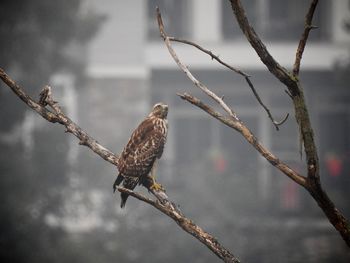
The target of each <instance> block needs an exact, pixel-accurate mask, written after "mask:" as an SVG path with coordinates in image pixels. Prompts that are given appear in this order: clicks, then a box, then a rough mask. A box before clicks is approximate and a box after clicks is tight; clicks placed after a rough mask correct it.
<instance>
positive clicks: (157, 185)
mask: <svg viewBox="0 0 350 263" xmlns="http://www.w3.org/2000/svg"><path fill="white" fill-rule="evenodd" d="M151 189H152V190H154V191H161V190H164V188H163V186H162V185H161V184H158V183H156V181H153V184H152V185H151Z"/></svg>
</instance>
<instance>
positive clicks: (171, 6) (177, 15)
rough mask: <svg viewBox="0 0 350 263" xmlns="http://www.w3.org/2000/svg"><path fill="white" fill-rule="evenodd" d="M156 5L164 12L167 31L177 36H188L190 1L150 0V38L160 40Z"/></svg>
mask: <svg viewBox="0 0 350 263" xmlns="http://www.w3.org/2000/svg"><path fill="white" fill-rule="evenodd" d="M156 6H158V7H159V9H160V11H161V13H162V19H163V22H164V24H165V28H166V31H167V33H169V35H172V36H176V37H186V36H188V28H189V25H188V19H187V17H188V15H187V14H188V1H185V0H148V1H147V16H148V19H147V21H148V34H147V35H148V39H149V40H151V41H153V40H160V34H159V29H158V24H157V21H156V12H155V10H156Z"/></svg>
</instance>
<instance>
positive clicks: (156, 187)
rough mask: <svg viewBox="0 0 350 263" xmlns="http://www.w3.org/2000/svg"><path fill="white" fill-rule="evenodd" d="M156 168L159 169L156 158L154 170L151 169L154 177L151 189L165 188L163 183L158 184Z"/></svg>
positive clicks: (152, 177)
mask: <svg viewBox="0 0 350 263" xmlns="http://www.w3.org/2000/svg"><path fill="white" fill-rule="evenodd" d="M156 170H157V160H155V162H154V164H153V166H152V170H151V173H150V174H151V179H152V185H151V187H150V188H151V189H152V190H155V191H160V190H164V188H163V186H162V185H161V184H158V183H157V182H156Z"/></svg>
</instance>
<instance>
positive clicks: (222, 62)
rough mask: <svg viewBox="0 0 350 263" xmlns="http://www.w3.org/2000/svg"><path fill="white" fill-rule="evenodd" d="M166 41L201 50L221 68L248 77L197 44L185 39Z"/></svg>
mask: <svg viewBox="0 0 350 263" xmlns="http://www.w3.org/2000/svg"><path fill="white" fill-rule="evenodd" d="M168 39H169V40H170V41H174V42H179V43H183V44H187V45H190V46H193V47H195V48H197V49H199V50H201V51H202V52H204V53H206V54H208V55H209V56H210V57H211V59H214V60H216V61H217V62H219V63H220V64H221V65H223V66H225V67H227V68H228V69H230V70H232V71H234V72H236V73H237V74H239V75H242V76H243V77H250V76H249V75H248V74H247V73H245V72H243V71H242V70H240V69H238V68H235V67H232V66H231V65H229V64H227V63H226V62H224V61H223V60H222V59H220V58H219V56H217V55H215V54H214V53H213V52H212V51H210V50H208V49H206V48H204V47H202V46H200V45H198V44H197V43H194V42H192V41H189V40H186V39H179V38H175V37H168Z"/></svg>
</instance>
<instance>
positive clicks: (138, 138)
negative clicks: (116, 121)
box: [113, 103, 168, 208]
mask: <svg viewBox="0 0 350 263" xmlns="http://www.w3.org/2000/svg"><path fill="white" fill-rule="evenodd" d="M167 115H168V105H166V104H164V103H157V104H155V105H154V106H153V109H152V111H151V113H150V114H149V115H148V116H147V118H146V119H145V120H144V121H143V122H141V124H140V125H139V126H138V127H137V128H136V129H135V130H134V132H133V133H132V134H131V137H130V139H129V142H128V143H127V145H126V146H125V148H124V150H123V152H122V153H121V155H120V159H119V162H118V170H119V174H118V177H117V179H116V180H115V182H114V184H113V190H114V192H115V190H116V188H117V186H118V185H119V184H120V183H121V182H123V187H125V188H127V189H130V190H133V189H134V188H135V187H136V185H137V184H141V183H143V182H144V181H143V180H145V178H146V177H148V175H149V174H150V175H151V178H152V180H153V184H152V186H151V188H153V189H161V185H160V184H157V183H156V182H155V179H154V176H155V167H156V161H157V159H159V158H160V157H161V156H162V153H163V149H164V144H165V142H166V137H167V133H168V121H167ZM128 196H129V195H128V194H126V193H121V204H120V206H121V207H122V208H123V207H124V206H125V202H126V200H127V198H128Z"/></svg>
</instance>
